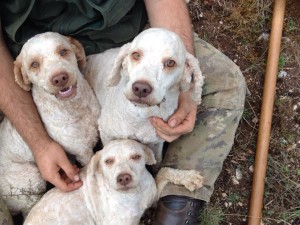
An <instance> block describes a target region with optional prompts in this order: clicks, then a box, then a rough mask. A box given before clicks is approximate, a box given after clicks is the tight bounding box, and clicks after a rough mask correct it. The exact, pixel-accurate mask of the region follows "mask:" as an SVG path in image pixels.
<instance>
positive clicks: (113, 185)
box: [24, 140, 202, 225]
mask: <svg viewBox="0 0 300 225" xmlns="http://www.w3.org/2000/svg"><path fill="white" fill-rule="evenodd" d="M154 163H155V158H154V155H153V152H152V150H151V149H149V148H148V147H147V146H145V145H142V144H140V143H138V142H136V141H134V140H115V141H112V142H109V143H108V144H107V145H105V146H104V148H103V149H102V150H100V151H98V152H97V153H96V154H95V155H94V156H93V158H92V160H91V161H90V163H89V164H88V165H87V166H86V167H84V168H83V170H82V171H81V173H80V177H81V179H82V181H83V186H82V187H81V188H79V189H77V190H75V191H72V192H69V193H64V192H61V191H60V190H59V189H57V188H54V189H52V190H50V191H49V192H47V193H46V194H45V195H44V196H43V197H42V199H41V200H40V201H39V202H38V203H37V204H36V205H35V206H34V207H33V208H32V210H31V211H30V213H29V215H28V217H27V218H26V220H25V223H24V225H37V224H38V225H53V224H55V225H81V224H85V225H137V224H139V221H140V218H141V216H142V215H143V212H144V211H145V209H147V208H148V207H150V206H151V204H152V203H153V202H155V201H156V200H157V198H158V196H159V195H160V191H161V190H162V188H163V187H164V186H165V185H166V184H167V183H168V182H174V183H176V184H182V185H185V186H186V187H187V188H188V189H189V190H191V191H193V190H195V189H196V188H198V187H200V186H202V177H201V175H199V173H198V172H195V171H180V172H179V173H178V172H177V170H175V169H171V168H164V169H163V170H161V172H159V174H158V176H157V177H158V178H157V186H156V184H155V181H154V178H153V177H152V175H151V174H150V173H149V172H148V171H147V169H146V167H145V164H148V165H152V164H154ZM178 175H179V177H178ZM125 176H126V177H125ZM182 177H184V179H181V178H182ZM123 178H124V179H127V181H126V180H124V179H123ZM122 179H123V180H122ZM124 181H125V182H124Z"/></svg>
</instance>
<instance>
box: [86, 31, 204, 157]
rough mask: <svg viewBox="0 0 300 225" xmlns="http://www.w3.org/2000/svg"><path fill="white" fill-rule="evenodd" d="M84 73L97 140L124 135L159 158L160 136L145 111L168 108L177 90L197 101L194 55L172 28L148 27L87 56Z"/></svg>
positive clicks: (162, 113)
mask: <svg viewBox="0 0 300 225" xmlns="http://www.w3.org/2000/svg"><path fill="white" fill-rule="evenodd" d="M86 76H87V78H86V79H87V80H88V82H89V84H90V85H91V87H92V88H93V90H94V92H95V93H96V96H97V99H98V100H99V102H100V105H101V114H100V117H99V121H98V122H99V130H100V136H101V140H102V142H103V143H104V145H105V144H106V143H108V142H109V141H110V140H114V139H119V138H130V139H134V140H138V141H140V142H142V143H144V144H147V145H149V147H151V148H152V149H153V151H154V153H155V156H156V159H157V161H158V162H160V161H161V155H162V154H161V151H162V145H163V140H162V139H160V138H159V137H157V135H156V132H155V129H154V127H153V126H152V124H151V123H150V121H149V117H151V116H157V117H160V118H162V119H163V120H165V121H166V120H168V118H169V117H170V116H171V115H172V114H173V113H174V111H175V110H176V109H177V105H178V96H179V94H180V92H184V91H189V92H190V94H191V96H192V98H193V100H194V101H195V102H196V103H197V104H200V103H201V94H202V86H203V79H204V77H203V76H202V73H201V70H200V68H199V63H198V60H197V59H196V58H195V57H194V56H193V55H191V54H190V53H188V52H187V51H186V48H185V46H184V44H183V42H182V41H181V39H180V37H179V36H178V35H176V34H175V33H173V32H171V31H168V30H165V29H160V28H150V29H148V30H145V31H143V32H142V33H140V34H139V35H138V36H137V37H136V38H135V39H134V40H133V41H132V42H131V43H128V44H126V45H124V46H123V47H121V48H115V49H111V50H107V51H105V52H104V53H101V54H95V55H91V56H88V60H87V67H86Z"/></svg>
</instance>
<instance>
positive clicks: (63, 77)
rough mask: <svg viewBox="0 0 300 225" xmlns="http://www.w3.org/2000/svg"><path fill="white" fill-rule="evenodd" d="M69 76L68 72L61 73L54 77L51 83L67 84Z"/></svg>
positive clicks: (56, 84) (57, 84) (55, 84)
mask: <svg viewBox="0 0 300 225" xmlns="http://www.w3.org/2000/svg"><path fill="white" fill-rule="evenodd" d="M68 80H69V76H68V74H66V73H60V74H57V75H55V76H54V77H52V79H51V83H52V84H53V85H54V86H65V85H66V83H68Z"/></svg>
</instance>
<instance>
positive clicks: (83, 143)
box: [0, 32, 100, 215]
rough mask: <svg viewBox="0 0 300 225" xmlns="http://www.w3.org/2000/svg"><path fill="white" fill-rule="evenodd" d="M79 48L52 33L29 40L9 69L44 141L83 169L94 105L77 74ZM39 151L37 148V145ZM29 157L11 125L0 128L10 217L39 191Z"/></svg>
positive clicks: (81, 61) (93, 132) (0, 176)
mask: <svg viewBox="0 0 300 225" xmlns="http://www.w3.org/2000/svg"><path fill="white" fill-rule="evenodd" d="M85 62H86V58H85V53H84V50H83V48H82V46H81V44H80V43H79V42H78V41H76V40H74V39H72V38H70V37H65V36H62V35H60V34H58V33H52V32H47V33H43V34H39V35H36V36H34V37H33V38H31V39H29V40H28V41H27V42H26V43H25V44H24V46H23V48H22V50H21V53H20V54H19V56H18V57H17V59H16V61H15V66H14V72H15V79H16V82H17V83H18V84H19V85H20V86H21V87H22V88H23V89H25V90H27V91H30V90H31V92H32V96H33V99H34V102H35V104H36V106H37V109H38V111H39V114H40V116H41V119H42V121H43V123H44V126H45V128H46V130H47V132H48V134H49V135H50V137H51V138H52V139H53V140H54V141H56V142H58V143H59V144H61V145H62V146H63V148H64V149H65V150H66V152H67V153H70V154H72V155H75V156H76V158H77V160H78V161H79V162H80V163H82V164H83V165H86V164H87V163H88V162H89V160H90V159H91V157H92V155H93V147H94V146H95V145H96V142H97V140H98V137H99V135H98V125H97V118H98V116H99V110H100V108H99V103H98V101H97V99H96V97H95V95H94V93H93V91H92V89H91V88H90V86H89V85H88V83H87V82H86V80H85V79H84V77H83V75H82V73H81V72H80V69H82V68H83V67H84V66H85ZM41 147H43V146H41ZM45 188H46V182H45V181H44V180H43V179H42V177H41V175H40V173H39V170H38V168H37V165H36V164H35V161H34V157H33V155H32V153H31V151H30V149H29V147H28V146H27V145H26V144H25V142H24V141H23V139H22V138H21V136H20V135H19V134H18V133H17V131H16V130H15V128H14V127H13V125H12V124H11V123H10V122H9V121H8V120H7V119H6V118H5V119H4V121H3V122H2V123H1V124H0V195H1V197H2V198H3V199H4V200H5V202H6V204H7V206H8V208H9V209H10V211H11V213H13V214H14V213H17V212H20V211H22V212H23V214H24V215H26V214H27V213H28V211H29V209H30V208H31V207H32V206H33V205H34V203H35V202H36V201H37V200H38V199H39V198H40V196H41V193H43V192H44V191H45Z"/></svg>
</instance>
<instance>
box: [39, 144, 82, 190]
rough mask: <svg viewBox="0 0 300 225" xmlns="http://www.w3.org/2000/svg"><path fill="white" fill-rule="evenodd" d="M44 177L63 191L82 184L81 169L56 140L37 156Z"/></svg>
mask: <svg viewBox="0 0 300 225" xmlns="http://www.w3.org/2000/svg"><path fill="white" fill-rule="evenodd" d="M35 160H36V163H37V165H38V168H39V170H40V172H41V175H42V177H43V178H44V179H45V180H47V181H49V182H50V183H52V184H53V185H54V186H56V187H57V188H59V189H60V190H62V191H65V192H67V191H73V190H75V189H77V188H79V187H80V186H81V185H82V181H81V180H80V178H79V169H78V168H77V167H76V166H74V165H72V164H71V163H70V161H69V160H68V158H67V156H66V154H65V152H64V150H63V149H62V147H61V146H60V145H58V144H57V143H55V142H51V144H50V145H49V146H47V147H45V148H44V149H42V151H40V154H39V155H38V156H36V157H35Z"/></svg>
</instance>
